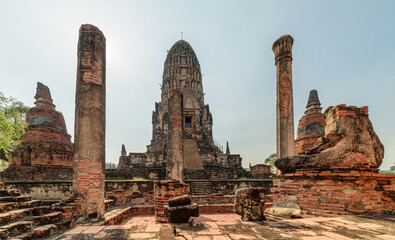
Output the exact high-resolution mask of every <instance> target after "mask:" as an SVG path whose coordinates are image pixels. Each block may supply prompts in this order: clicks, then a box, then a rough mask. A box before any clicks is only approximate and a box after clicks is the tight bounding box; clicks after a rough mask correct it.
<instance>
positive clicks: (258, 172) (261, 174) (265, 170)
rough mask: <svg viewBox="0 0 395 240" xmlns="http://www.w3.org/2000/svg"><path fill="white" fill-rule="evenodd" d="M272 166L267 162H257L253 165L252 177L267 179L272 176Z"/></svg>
mask: <svg viewBox="0 0 395 240" xmlns="http://www.w3.org/2000/svg"><path fill="white" fill-rule="evenodd" d="M272 175H273V174H272V172H271V167H270V166H269V165H265V164H257V165H255V166H252V167H251V177H252V178H255V179H267V178H271V177H272Z"/></svg>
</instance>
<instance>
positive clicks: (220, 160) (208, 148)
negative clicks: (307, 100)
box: [106, 40, 244, 179]
mask: <svg viewBox="0 0 395 240" xmlns="http://www.w3.org/2000/svg"><path fill="white" fill-rule="evenodd" d="M170 89H174V90H178V91H180V92H181V93H182V116H180V117H181V118H180V119H179V120H180V121H181V122H180V123H181V124H182V132H183V133H182V142H181V143H180V145H179V146H182V151H183V161H184V167H185V173H184V177H186V178H192V179H196V178H201V179H204V178H211V177H214V178H238V177H240V176H242V175H243V174H244V170H243V168H242V166H241V157H240V155H238V154H230V152H226V153H223V150H222V147H221V146H220V145H219V144H216V142H215V141H214V139H213V133H212V125H213V118H212V115H211V113H210V108H209V105H208V104H205V103H204V94H203V85H202V74H201V72H200V65H199V61H198V59H197V57H196V54H195V52H194V51H193V49H192V47H191V45H189V43H188V42H186V41H183V40H180V41H178V42H176V43H175V44H174V45H173V47H172V48H171V49H170V51H169V52H168V54H167V57H166V61H165V64H164V70H163V81H162V95H161V101H160V102H159V103H155V111H154V112H153V114H152V140H151V143H150V144H149V145H148V146H147V152H145V153H129V155H127V154H126V149H125V147H124V146H122V155H121V157H120V158H119V165H118V169H117V170H110V171H107V172H106V176H107V177H108V178H132V177H143V178H149V179H164V178H165V177H166V165H167V163H166V161H167V160H166V159H167V158H168V157H169V154H170V152H169V151H170V146H169V142H168V141H169V137H170V135H169V129H170V127H169V123H170V122H169V114H170V111H171V110H172V106H171V105H169V97H170V95H169V94H170V91H169V90H170ZM167 167H169V166H167Z"/></svg>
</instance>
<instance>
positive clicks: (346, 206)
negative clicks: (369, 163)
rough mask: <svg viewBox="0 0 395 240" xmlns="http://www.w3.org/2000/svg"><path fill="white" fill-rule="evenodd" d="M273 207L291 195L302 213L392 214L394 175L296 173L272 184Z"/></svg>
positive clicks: (352, 172)
mask: <svg viewBox="0 0 395 240" xmlns="http://www.w3.org/2000/svg"><path fill="white" fill-rule="evenodd" d="M271 191H272V193H273V201H274V205H276V204H277V203H278V202H282V201H286V200H287V196H289V195H294V196H296V197H297V199H298V201H299V205H300V207H301V208H302V210H303V211H304V212H305V213H315V212H318V213H332V214H361V213H381V212H382V211H383V210H390V211H395V176H394V175H385V174H377V173H375V172H372V171H351V172H336V171H298V172H297V173H289V174H282V175H280V176H279V177H278V179H275V180H274V182H273V188H272V189H271Z"/></svg>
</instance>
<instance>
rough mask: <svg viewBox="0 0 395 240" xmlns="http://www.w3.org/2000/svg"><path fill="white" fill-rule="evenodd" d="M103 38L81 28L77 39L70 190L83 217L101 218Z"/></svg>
mask: <svg viewBox="0 0 395 240" xmlns="http://www.w3.org/2000/svg"><path fill="white" fill-rule="evenodd" d="M105 42H106V39H105V37H104V35H103V33H102V32H101V31H100V30H99V29H98V28H97V27H95V26H93V25H89V24H86V25H82V26H81V28H80V33H79V40H78V67H77V89H76V98H75V127H74V177H73V190H74V191H76V192H77V193H78V194H80V195H81V197H82V199H81V208H82V213H83V215H84V217H89V218H94V217H100V216H103V215H104V169H105V130H106V115H105V113H106V112H105V111H106V45H105Z"/></svg>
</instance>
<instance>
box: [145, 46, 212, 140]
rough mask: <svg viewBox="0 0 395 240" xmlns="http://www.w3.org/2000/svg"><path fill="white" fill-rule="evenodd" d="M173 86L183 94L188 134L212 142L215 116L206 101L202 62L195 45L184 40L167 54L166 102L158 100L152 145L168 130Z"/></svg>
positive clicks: (164, 98) (164, 91) (153, 120)
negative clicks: (170, 95) (193, 47)
mask: <svg viewBox="0 0 395 240" xmlns="http://www.w3.org/2000/svg"><path fill="white" fill-rule="evenodd" d="M169 89H176V90H179V91H181V92H182V93H183V123H184V124H183V126H184V132H185V133H186V135H188V136H190V137H192V136H194V138H196V137H198V138H204V139H207V140H209V141H211V142H212V125H213V119H212V116H211V113H210V110H209V106H208V105H205V104H204V95H203V86H202V74H201V72H200V64H199V61H198V59H197V57H196V54H195V52H194V51H193V49H192V47H191V45H189V43H188V42H186V41H184V40H180V41H178V42H176V43H175V44H174V45H173V47H172V48H171V49H170V51H169V52H168V54H167V57H166V61H165V64H164V69H163V77H162V96H161V99H162V101H161V102H159V103H155V111H154V112H153V114H152V125H153V129H152V140H151V145H150V146H149V148H150V147H154V145H156V143H158V141H161V139H162V138H164V137H165V136H166V135H167V133H168V107H169V106H168V102H169V99H168V98H169Z"/></svg>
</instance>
